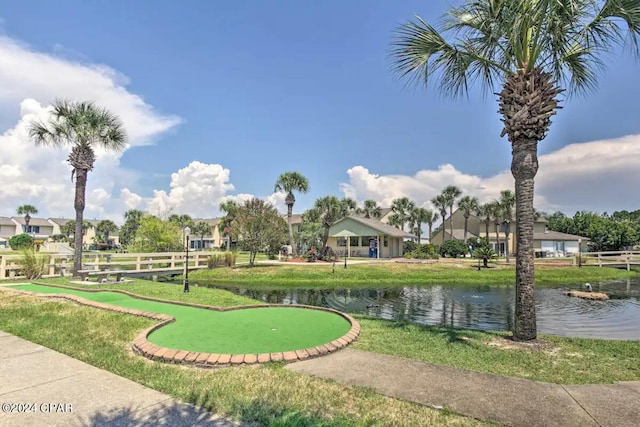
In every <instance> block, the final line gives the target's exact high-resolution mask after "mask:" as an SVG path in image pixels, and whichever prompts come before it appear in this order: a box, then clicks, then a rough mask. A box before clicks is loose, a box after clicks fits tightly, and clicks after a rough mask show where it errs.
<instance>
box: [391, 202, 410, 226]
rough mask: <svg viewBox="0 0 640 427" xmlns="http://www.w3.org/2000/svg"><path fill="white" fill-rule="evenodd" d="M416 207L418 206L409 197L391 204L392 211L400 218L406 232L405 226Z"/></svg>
mask: <svg viewBox="0 0 640 427" xmlns="http://www.w3.org/2000/svg"><path fill="white" fill-rule="evenodd" d="M415 207H416V204H415V203H413V201H412V200H411V199H409V198H408V197H400V198H399V199H394V200H393V201H392V202H391V210H392V211H393V212H394V213H396V214H397V215H398V217H399V218H400V224H401V227H400V229H401V230H404V225H405V224H406V223H407V222H409V216H410V214H411V211H412V210H413V209H415Z"/></svg>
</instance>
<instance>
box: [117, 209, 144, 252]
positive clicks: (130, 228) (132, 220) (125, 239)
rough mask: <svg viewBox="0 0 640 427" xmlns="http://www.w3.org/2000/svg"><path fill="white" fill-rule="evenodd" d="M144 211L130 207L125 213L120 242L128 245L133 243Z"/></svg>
mask: <svg viewBox="0 0 640 427" xmlns="http://www.w3.org/2000/svg"><path fill="white" fill-rule="evenodd" d="M143 216H144V212H143V211H141V210H138V209H129V210H128V211H126V212H125V213H124V224H122V227H120V239H119V240H120V244H121V245H124V246H127V245H129V243H132V242H133V240H134V238H135V235H136V232H137V231H138V228H139V227H140V220H141V219H142V217H143Z"/></svg>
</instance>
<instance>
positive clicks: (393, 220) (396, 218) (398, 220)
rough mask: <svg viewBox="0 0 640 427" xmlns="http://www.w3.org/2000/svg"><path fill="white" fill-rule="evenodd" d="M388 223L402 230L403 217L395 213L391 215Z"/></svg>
mask: <svg viewBox="0 0 640 427" xmlns="http://www.w3.org/2000/svg"><path fill="white" fill-rule="evenodd" d="M388 223H389V225H392V226H394V227H396V228H397V229H399V230H402V217H401V216H400V215H399V214H397V213H393V214H391V215H389V219H388Z"/></svg>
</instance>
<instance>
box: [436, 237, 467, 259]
mask: <svg viewBox="0 0 640 427" xmlns="http://www.w3.org/2000/svg"><path fill="white" fill-rule="evenodd" d="M467 251H468V248H467V245H466V244H465V243H464V242H463V241H462V240H455V239H452V240H447V241H446V242H444V243H443V244H442V245H441V246H440V255H442V256H443V257H451V258H458V257H459V256H463V255H465V254H466V253H467Z"/></svg>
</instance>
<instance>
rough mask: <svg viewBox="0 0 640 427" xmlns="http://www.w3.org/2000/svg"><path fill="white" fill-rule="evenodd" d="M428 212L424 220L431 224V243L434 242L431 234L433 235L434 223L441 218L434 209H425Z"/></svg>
mask: <svg viewBox="0 0 640 427" xmlns="http://www.w3.org/2000/svg"><path fill="white" fill-rule="evenodd" d="M425 210H426V212H427V216H426V217H425V220H424V222H426V223H427V225H428V226H429V243H433V242H432V241H431V236H433V234H432V231H433V224H434V223H435V222H436V221H437V220H438V218H440V216H439V215H438V213H437V212H434V211H432V210H431V209H425Z"/></svg>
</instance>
